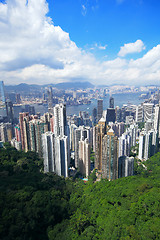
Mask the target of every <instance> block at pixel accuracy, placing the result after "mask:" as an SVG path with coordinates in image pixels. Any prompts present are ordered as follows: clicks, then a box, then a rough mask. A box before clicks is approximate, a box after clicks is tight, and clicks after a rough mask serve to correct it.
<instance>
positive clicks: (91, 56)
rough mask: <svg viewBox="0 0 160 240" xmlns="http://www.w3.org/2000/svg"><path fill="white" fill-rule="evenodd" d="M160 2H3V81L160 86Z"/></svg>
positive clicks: (0, 48) (0, 52)
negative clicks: (87, 82)
mask: <svg viewBox="0 0 160 240" xmlns="http://www.w3.org/2000/svg"><path fill="white" fill-rule="evenodd" d="M159 12H160V1H159V0H28V1H27V0H6V1H4V0H3V1H2V0H1V1H0V33H1V36H0V56H1V58H0V80H3V81H4V82H5V84H18V83H21V82H24V83H29V84H30V83H37V84H47V83H58V82H67V81H90V82H92V83H93V84H97V83H98V84H106V85H110V84H122V83H123V84H126V85H146V84H160V30H159V29H160V17H159Z"/></svg>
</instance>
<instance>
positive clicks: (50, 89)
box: [47, 87, 53, 110]
mask: <svg viewBox="0 0 160 240" xmlns="http://www.w3.org/2000/svg"><path fill="white" fill-rule="evenodd" d="M47 94H48V109H49V110H50V109H52V107H53V92H52V87H49V88H48V91H47Z"/></svg>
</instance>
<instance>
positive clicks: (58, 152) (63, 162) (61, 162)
mask: <svg viewBox="0 0 160 240" xmlns="http://www.w3.org/2000/svg"><path fill="white" fill-rule="evenodd" d="M67 138H68V137H67V136H63V137H61V136H59V137H56V138H55V172H56V173H57V174H58V175H59V176H64V177H68V166H69V158H68V140H67Z"/></svg>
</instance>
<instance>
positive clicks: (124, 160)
mask: <svg viewBox="0 0 160 240" xmlns="http://www.w3.org/2000/svg"><path fill="white" fill-rule="evenodd" d="M133 174H134V157H127V156H121V157H120V158H119V159H118V178H121V177H128V176H133Z"/></svg>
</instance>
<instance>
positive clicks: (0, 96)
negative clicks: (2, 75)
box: [0, 81, 6, 104]
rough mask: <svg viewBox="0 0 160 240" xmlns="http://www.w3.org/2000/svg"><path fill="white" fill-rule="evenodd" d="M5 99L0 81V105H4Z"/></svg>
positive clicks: (2, 84)
mask: <svg viewBox="0 0 160 240" xmlns="http://www.w3.org/2000/svg"><path fill="white" fill-rule="evenodd" d="M5 101H6V97H5V91H4V83H3V81H0V104H5Z"/></svg>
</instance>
